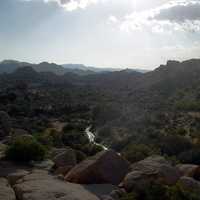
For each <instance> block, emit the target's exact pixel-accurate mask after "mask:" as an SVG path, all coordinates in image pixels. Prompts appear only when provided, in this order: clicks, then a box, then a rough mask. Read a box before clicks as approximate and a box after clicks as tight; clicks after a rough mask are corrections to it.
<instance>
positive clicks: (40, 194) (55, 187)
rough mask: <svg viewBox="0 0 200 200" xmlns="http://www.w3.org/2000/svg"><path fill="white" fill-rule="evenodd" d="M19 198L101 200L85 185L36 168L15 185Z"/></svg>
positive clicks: (23, 199) (37, 199)
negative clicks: (70, 181)
mask: <svg viewBox="0 0 200 200" xmlns="http://www.w3.org/2000/svg"><path fill="white" fill-rule="evenodd" d="M14 190H15V193H16V196H17V199H18V200H30V199H31V200H99V198H98V197H97V196H96V195H94V194H93V193H91V192H89V191H88V190H86V189H85V188H84V187H83V186H81V185H77V184H72V183H67V182H64V181H61V180H58V179H56V178H55V177H53V176H51V175H49V174H48V173H47V172H46V171H42V170H35V171H33V172H32V173H31V174H29V175H27V176H25V177H23V178H22V179H21V180H19V181H18V182H17V184H16V185H15V186H14Z"/></svg>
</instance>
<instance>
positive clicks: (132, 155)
mask: <svg viewBox="0 0 200 200" xmlns="http://www.w3.org/2000/svg"><path fill="white" fill-rule="evenodd" d="M158 153H159V150H157V149H155V148H152V147H149V146H147V145H145V144H130V145H129V146H128V147H127V148H125V150H123V152H122V155H123V156H124V157H125V158H126V159H127V160H128V161H130V162H132V163H133V162H137V161H140V160H143V159H144V158H146V157H148V156H150V155H153V154H158Z"/></svg>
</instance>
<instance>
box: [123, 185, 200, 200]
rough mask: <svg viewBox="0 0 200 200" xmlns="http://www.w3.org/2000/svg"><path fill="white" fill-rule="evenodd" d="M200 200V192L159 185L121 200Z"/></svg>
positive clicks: (151, 186) (133, 193)
mask: <svg viewBox="0 0 200 200" xmlns="http://www.w3.org/2000/svg"><path fill="white" fill-rule="evenodd" d="M161 197H162V200H200V196H199V192H198V191H192V190H189V189H188V190H186V189H183V188H182V187H181V186H180V185H179V184H177V185H175V186H164V185H161V184H157V183H153V182H152V183H150V184H148V185H146V186H145V187H144V188H143V189H142V190H141V191H134V192H132V193H128V194H125V195H124V196H123V197H121V199H120V200H160V199H161Z"/></svg>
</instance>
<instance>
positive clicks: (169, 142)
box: [159, 135, 192, 156]
mask: <svg viewBox="0 0 200 200" xmlns="http://www.w3.org/2000/svg"><path fill="white" fill-rule="evenodd" d="M159 145H160V149H161V152H162V154H166V155H168V156H177V155H179V154H180V153H182V152H184V151H188V150H190V149H191V148H192V143H191V142H190V140H189V139H187V138H184V137H183V136H178V135H168V136H164V137H163V138H162V139H161V141H160V144H159Z"/></svg>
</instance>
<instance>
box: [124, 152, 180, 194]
mask: <svg viewBox="0 0 200 200" xmlns="http://www.w3.org/2000/svg"><path fill="white" fill-rule="evenodd" d="M131 168H132V170H131V172H130V173H128V174H127V175H126V177H125V179H124V180H123V182H122V184H121V186H123V187H124V188H125V189H126V191H131V190H132V189H133V188H137V187H140V188H141V189H142V188H143V187H145V184H147V183H150V182H151V181H155V182H158V183H162V184H166V185H174V184H176V182H177V181H178V179H179V178H180V176H181V174H180V172H179V170H178V169H177V168H176V167H173V166H172V165H171V164H170V163H169V162H168V161H166V160H165V159H164V158H163V157H161V156H151V157H148V158H146V159H144V160H142V161H139V162H137V163H134V164H133V165H132V166H131Z"/></svg>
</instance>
